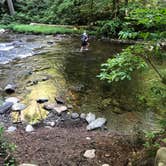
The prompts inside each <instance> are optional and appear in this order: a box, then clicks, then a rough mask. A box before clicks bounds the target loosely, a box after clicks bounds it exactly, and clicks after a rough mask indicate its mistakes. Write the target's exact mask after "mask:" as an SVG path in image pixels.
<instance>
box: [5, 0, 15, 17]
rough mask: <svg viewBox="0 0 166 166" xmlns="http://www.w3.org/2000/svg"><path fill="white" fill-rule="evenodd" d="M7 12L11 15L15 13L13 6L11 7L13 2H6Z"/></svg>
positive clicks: (9, 0) (8, 0)
mask: <svg viewBox="0 0 166 166" xmlns="http://www.w3.org/2000/svg"><path fill="white" fill-rule="evenodd" d="M7 4H8V8H9V12H10V14H11V15H13V14H14V13H15V10H14V6H13V1H12V0H7Z"/></svg>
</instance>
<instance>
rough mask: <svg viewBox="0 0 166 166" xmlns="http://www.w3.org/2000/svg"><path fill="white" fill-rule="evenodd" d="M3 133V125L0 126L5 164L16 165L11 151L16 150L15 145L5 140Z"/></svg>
mask: <svg viewBox="0 0 166 166" xmlns="http://www.w3.org/2000/svg"><path fill="white" fill-rule="evenodd" d="M3 133H4V129H3V127H0V158H1V159H2V160H3V161H2V162H3V164H4V166H14V165H15V159H14V158H13V157H12V155H11V153H12V152H13V151H14V150H15V145H14V144H9V143H8V142H7V141H6V140H5V138H4V136H3Z"/></svg>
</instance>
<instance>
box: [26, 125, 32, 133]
mask: <svg viewBox="0 0 166 166" xmlns="http://www.w3.org/2000/svg"><path fill="white" fill-rule="evenodd" d="M25 131H26V132H32V131H34V128H33V127H32V125H27V126H26V129H25Z"/></svg>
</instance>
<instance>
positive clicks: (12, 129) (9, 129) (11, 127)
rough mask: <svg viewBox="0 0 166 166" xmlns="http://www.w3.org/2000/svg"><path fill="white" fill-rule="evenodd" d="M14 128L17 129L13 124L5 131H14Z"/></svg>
mask: <svg viewBox="0 0 166 166" xmlns="http://www.w3.org/2000/svg"><path fill="white" fill-rule="evenodd" d="M16 130H17V128H16V127H15V126H10V127H8V129H7V130H6V131H7V132H14V131H16Z"/></svg>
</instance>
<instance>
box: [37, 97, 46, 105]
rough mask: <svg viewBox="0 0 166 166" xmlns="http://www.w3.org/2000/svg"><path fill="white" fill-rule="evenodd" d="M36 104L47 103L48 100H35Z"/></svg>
mask: <svg viewBox="0 0 166 166" xmlns="http://www.w3.org/2000/svg"><path fill="white" fill-rule="evenodd" d="M36 102H37V103H40V104H41V103H45V102H48V99H47V98H40V99H37V100H36Z"/></svg>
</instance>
